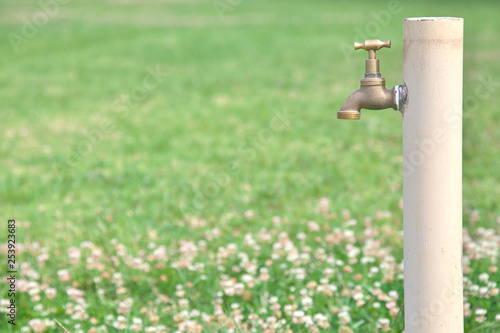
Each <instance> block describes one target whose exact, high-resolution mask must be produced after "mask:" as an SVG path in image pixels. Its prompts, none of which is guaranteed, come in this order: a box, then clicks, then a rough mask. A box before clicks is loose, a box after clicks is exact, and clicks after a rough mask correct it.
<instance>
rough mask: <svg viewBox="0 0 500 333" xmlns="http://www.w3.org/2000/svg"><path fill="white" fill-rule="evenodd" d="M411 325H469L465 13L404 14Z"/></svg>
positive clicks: (441, 328) (451, 330)
mask: <svg viewBox="0 0 500 333" xmlns="http://www.w3.org/2000/svg"><path fill="white" fill-rule="evenodd" d="M403 28H404V29H403V30H404V38H403V43H404V48H403V79H404V81H405V83H406V86H407V89H408V102H407V108H406V110H405V111H404V115H403V205H404V208H403V210H404V212H403V217H404V299H405V332H406V333H424V332H425V333H455V332H459V333H460V332H463V330H464V328H463V290H462V288H463V285H462V279H463V275H462V262H461V259H462V64H463V19H462V18H452V17H424V18H409V19H405V20H404V24H403Z"/></svg>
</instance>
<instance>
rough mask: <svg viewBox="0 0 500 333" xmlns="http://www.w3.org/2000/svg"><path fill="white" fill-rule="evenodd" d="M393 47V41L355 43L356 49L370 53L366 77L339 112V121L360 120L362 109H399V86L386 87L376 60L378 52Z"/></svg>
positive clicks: (373, 40)
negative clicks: (376, 52)
mask: <svg viewBox="0 0 500 333" xmlns="http://www.w3.org/2000/svg"><path fill="white" fill-rule="evenodd" d="M383 47H388V48H389V47H391V41H390V40H388V41H385V42H382V41H380V40H378V39H371V40H365V41H364V42H363V43H354V49H355V50H358V49H363V50H366V51H368V52H369V59H368V60H366V63H365V67H366V68H365V77H364V78H362V79H361V80H360V86H361V87H360V88H359V89H358V90H356V91H355V92H353V93H352V94H351V95H349V97H347V99H346V100H345V101H344V103H343V104H342V107H341V108H340V110H339V111H337V118H338V119H360V118H361V112H360V110H361V109H368V110H382V109H388V108H393V109H394V110H398V109H399V103H400V102H401V101H400V100H399V97H400V95H399V94H398V92H399V90H398V87H399V86H395V87H393V88H392V89H387V88H386V87H385V79H384V78H383V77H382V74H381V73H380V64H379V60H378V59H376V54H375V51H376V50H380V49H381V48H383Z"/></svg>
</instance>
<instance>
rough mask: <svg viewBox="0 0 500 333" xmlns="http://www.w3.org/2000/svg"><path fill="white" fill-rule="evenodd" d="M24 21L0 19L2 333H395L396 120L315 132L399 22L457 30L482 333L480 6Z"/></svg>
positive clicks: (490, 93) (494, 211)
mask: <svg viewBox="0 0 500 333" xmlns="http://www.w3.org/2000/svg"><path fill="white" fill-rule="evenodd" d="M41 3H45V2H43V1H42V2H41ZM41 3H39V2H37V1H26V0H22V1H20V0H4V1H2V2H1V3H0V36H1V42H0V114H1V118H2V121H1V123H2V131H1V141H0V153H1V155H2V158H1V159H0V163H1V170H2V172H1V173H0V205H1V206H0V207H1V211H2V218H3V220H4V221H5V223H3V222H2V223H3V224H2V228H1V229H0V235H1V237H2V238H1V239H0V243H1V244H2V247H1V250H0V262H1V267H2V270H1V274H0V276H2V284H0V300H1V301H0V302H1V308H2V310H0V311H1V312H3V313H2V318H1V321H0V327H1V328H0V331H1V332H64V329H63V328H62V327H65V328H66V330H67V331H69V332H72V333H77V332H116V331H124V332H134V331H137V332H202V331H203V332H275V331H276V332H377V331H378V332H383V331H389V332H401V331H402V330H403V318H404V308H403V296H404V295H403V280H402V275H403V267H402V260H403V253H402V245H403V244H402V243H403V241H402V229H403V228H402V209H401V207H402V176H401V175H402V156H401V153H402V133H401V127H402V126H401V115H400V114H399V113H397V112H394V111H392V110H385V111H379V112H376V111H366V112H364V113H363V115H362V119H361V121H337V119H336V111H337V110H338V109H339V108H340V105H341V104H342V102H343V100H344V99H345V98H346V97H347V96H348V94H350V93H351V92H352V91H354V90H355V89H357V88H358V85H359V79H360V78H361V77H362V76H363V73H364V60H365V58H366V52H365V51H357V52H354V50H353V49H352V42H353V41H354V40H357V41H360V42H361V41H362V40H361V39H364V38H365V37H366V38H378V39H381V40H386V39H391V40H392V45H393V46H392V48H391V49H383V50H381V51H379V52H378V58H380V59H381V71H382V74H383V76H384V77H385V78H386V79H387V85H388V86H390V87H392V86H393V85H395V84H400V83H401V80H402V34H403V32H402V22H403V18H405V17H416V16H458V17H464V18H465V45H464V52H465V53H464V150H463V156H464V161H463V163H464V164H463V167H464V172H463V187H464V192H463V199H464V201H463V202H464V221H463V223H464V278H465V279H464V288H465V304H464V306H465V313H466V318H465V327H466V332H498V331H500V305H499V304H500V296H499V294H498V293H499V289H498V287H499V286H498V284H500V273H498V272H497V267H498V257H499V253H498V252H499V247H500V200H499V198H500V176H499V175H500V173H499V170H500V158H499V150H500V131H499V130H498V128H499V127H500V112H498V110H499V108H498V104H499V103H500V97H499V96H500V67H499V66H498V59H499V57H500V46H499V45H498V41H499V40H500V17H499V13H500V3H498V2H497V1H475V2H469V1H453V2H452V1H440V2H436V1H419V2H417V1H410V0H400V1H397V0H396V1H392V2H391V1H389V2H386V1H380V2H379V1H366V0H364V1H326V0H314V1H299V0H288V1H282V0H277V1H264V0H258V1H257V0H255V1H254V0H252V1H249V0H246V1H245V0H242V1H229V0H227V1H225V0H215V1H211V0H184V1H183V0H176V1H174V0H145V1H133V0H109V1H97V0H88V1H76V0H75V1H68V0H53V2H50V1H49V2H48V3H51V4H52V5H51V6H48V7H47V6H44V5H41ZM54 4H55V5H54ZM43 8H45V9H43ZM49 16H50V17H49ZM47 18H48V19H47ZM9 218H14V219H16V221H17V224H16V237H17V238H16V239H17V249H16V251H17V261H16V265H17V269H18V270H19V274H18V275H17V285H16V297H15V300H16V305H17V318H16V325H15V326H12V325H10V324H8V323H7V320H8V317H6V313H5V312H6V311H7V309H6V307H7V306H8V304H9V297H7V293H8V289H9V285H8V283H6V282H7V280H6V279H5V278H4V276H5V275H7V273H6V271H5V267H6V261H7V258H6V254H7V247H6V240H7V219H9ZM56 320H57V321H58V322H59V323H60V325H59V324H58V323H56Z"/></svg>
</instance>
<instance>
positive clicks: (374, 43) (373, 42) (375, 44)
mask: <svg viewBox="0 0 500 333" xmlns="http://www.w3.org/2000/svg"><path fill="white" fill-rule="evenodd" d="M383 47H388V48H390V47H391V41H390V40H386V41H385V42H382V41H381V40H380V39H368V40H365V41H364V42H363V43H357V42H354V49H355V50H359V49H363V50H366V51H370V50H375V51H378V50H380V49H381V48H383Z"/></svg>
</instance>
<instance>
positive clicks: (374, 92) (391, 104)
mask: <svg viewBox="0 0 500 333" xmlns="http://www.w3.org/2000/svg"><path fill="white" fill-rule="evenodd" d="M363 83H364V82H363V81H362V82H361V88H359V89H358V90H356V91H355V92H353V93H352V94H350V95H349V97H347V99H346V100H345V101H344V103H343V104H342V107H341V108H340V110H339V111H337V118H338V119H360V118H361V109H368V110H382V109H388V108H393V109H395V110H397V109H398V101H397V97H396V95H397V93H396V92H397V87H393V88H392V89H387V88H386V87H385V82H383V84H380V83H382V81H379V83H377V84H376V85H373V84H372V85H364V84H363ZM373 83H375V82H373Z"/></svg>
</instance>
